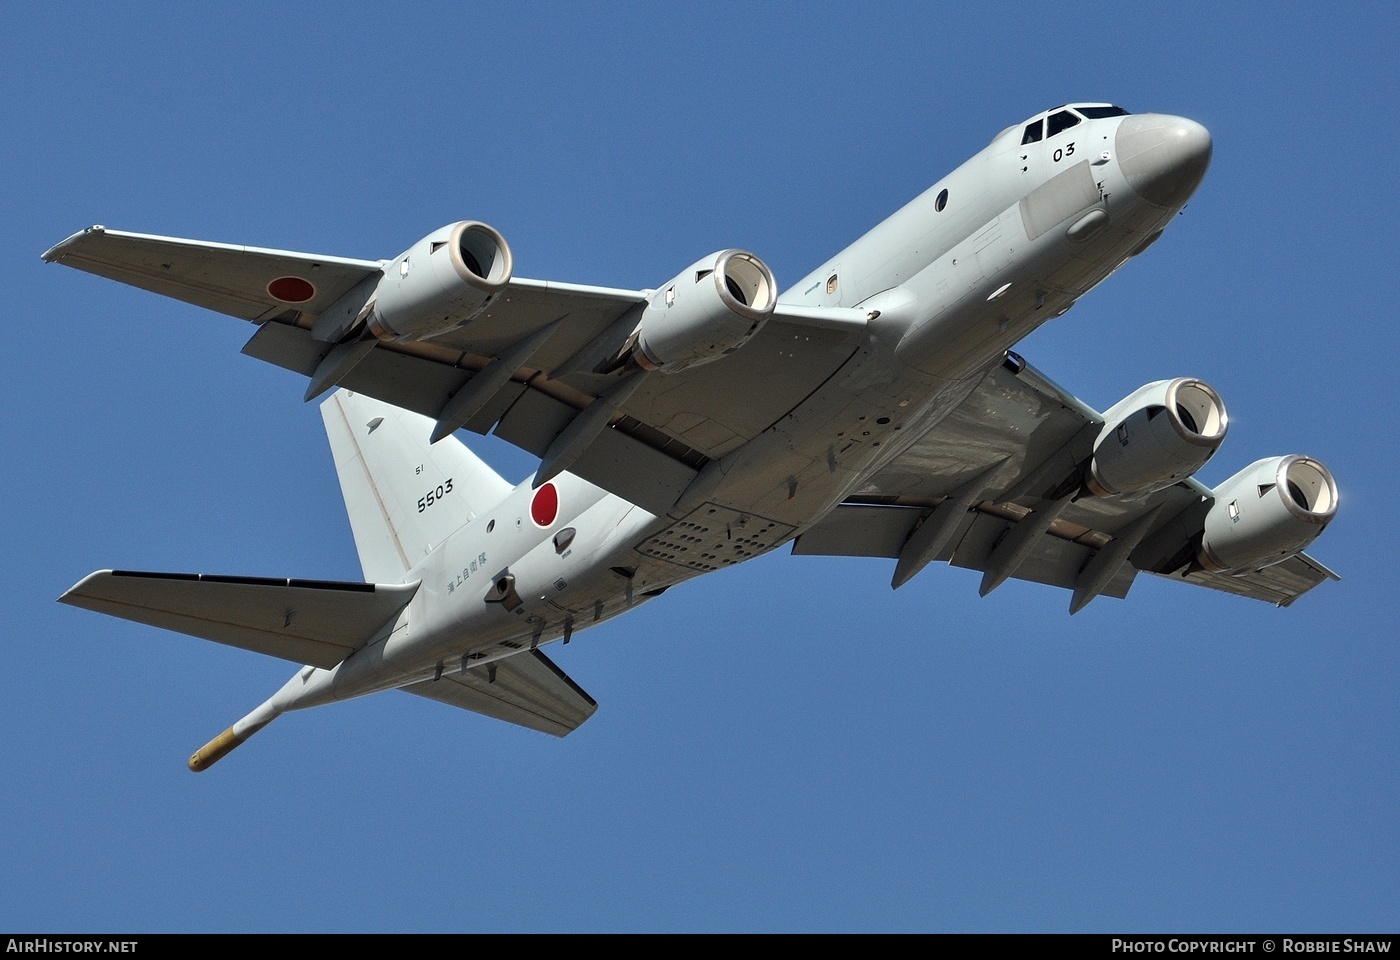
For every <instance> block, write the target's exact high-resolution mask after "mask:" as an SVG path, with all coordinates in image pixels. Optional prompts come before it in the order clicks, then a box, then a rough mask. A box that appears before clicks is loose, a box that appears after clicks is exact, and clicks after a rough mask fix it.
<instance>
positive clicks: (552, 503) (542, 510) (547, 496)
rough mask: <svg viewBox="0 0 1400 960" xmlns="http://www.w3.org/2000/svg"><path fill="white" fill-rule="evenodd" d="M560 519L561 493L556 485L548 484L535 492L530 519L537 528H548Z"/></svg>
mask: <svg viewBox="0 0 1400 960" xmlns="http://www.w3.org/2000/svg"><path fill="white" fill-rule="evenodd" d="M558 517H559V491H558V490H556V489H555V488H554V484H552V483H546V484H545V485H544V486H542V487H540V488H539V489H538V490H536V491H535V496H534V497H533V498H532V499H531V500H530V519H531V520H533V521H535V526H538V527H547V526H549V525H550V524H551V523H553V522H554V521H555V520H556V519H557V518H558Z"/></svg>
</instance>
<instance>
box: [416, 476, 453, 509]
mask: <svg viewBox="0 0 1400 960" xmlns="http://www.w3.org/2000/svg"><path fill="white" fill-rule="evenodd" d="M451 492H452V478H451V477H448V478H447V479H446V480H445V481H444V482H442V483H439V484H438V485H437V489H435V490H429V491H428V495H427V496H425V497H419V498H418V512H419V513H422V512H423V511H424V510H426V509H428V508H429V507H431V506H432V505H433V504H435V503H437V502H438V501H439V500H441V499H442V498H443V497H445V496H447V495H448V494H449V493H451Z"/></svg>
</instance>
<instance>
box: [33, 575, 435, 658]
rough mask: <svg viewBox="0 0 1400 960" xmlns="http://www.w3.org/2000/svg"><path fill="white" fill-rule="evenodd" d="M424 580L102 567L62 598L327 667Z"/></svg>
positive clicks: (361, 642)
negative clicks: (280, 576) (303, 577)
mask: <svg viewBox="0 0 1400 960" xmlns="http://www.w3.org/2000/svg"><path fill="white" fill-rule="evenodd" d="M417 590H418V584H417V583H409V584H374V583H345V582H340V581H330V580H279V579H271V578H267V577H229V576H210V575H207V574H197V573H144V572H140V571H131V570H99V571H97V572H96V573H92V574H89V575H88V576H86V577H84V578H83V579H82V580H81V581H80V582H79V583H77V584H75V585H74V586H73V587H72V588H70V589H69V590H68V592H67V593H65V594H64V595H63V596H61V597H59V598H58V599H59V600H60V601H62V602H63V603H67V604H71V605H72V606H75V607H82V608H84V609H86V610H95V611H97V612H98V613H105V614H108V615H110V616H113V617H120V618H122V619H123V620H133V621H135V622H137V623H145V624H149V625H150V626H153V627H160V628H162V629H165V630H174V631H176V632H177V633H187V634H189V635H190V636H193V637H202V638H203V639H205V640H213V641H214V642H215V643H224V644H228V645H229V646H231V647H241V648H242V649H244V650H252V651H253V652H255V653H264V654H267V655H268V656H270V657H281V658H282V659H283V660H290V661H292V662H293V663H298V664H311V665H312V666H316V667H323V668H326V669H329V668H331V667H333V666H335V665H336V664H338V663H340V662H341V661H342V660H344V659H345V658H346V657H348V656H349V655H350V654H352V653H354V652H355V651H356V650H358V649H359V648H360V647H363V646H364V645H365V644H367V643H369V641H370V640H372V639H373V638H374V637H375V636H376V634H378V633H379V631H380V629H381V628H383V627H384V625H385V624H386V623H388V622H389V621H390V620H391V619H392V618H393V617H394V616H395V615H396V614H397V613H398V612H399V611H400V610H402V609H403V608H404V606H405V605H406V604H407V603H408V601H409V600H411V599H413V594H414V593H415V592H417Z"/></svg>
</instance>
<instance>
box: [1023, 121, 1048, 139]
mask: <svg viewBox="0 0 1400 960" xmlns="http://www.w3.org/2000/svg"><path fill="white" fill-rule="evenodd" d="M1044 126H1045V123H1044V122H1043V121H1041V120H1036V121H1034V122H1032V123H1028V124H1026V134H1025V136H1023V137H1022V138H1021V143H1023V144H1026V143H1038V142H1039V141H1040V131H1041V130H1042V129H1043V128H1044Z"/></svg>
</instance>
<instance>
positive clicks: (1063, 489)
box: [793, 355, 1338, 610]
mask: <svg viewBox="0 0 1400 960" xmlns="http://www.w3.org/2000/svg"><path fill="white" fill-rule="evenodd" d="M1102 425H1103V417H1102V415H1101V414H1099V413H1098V412H1097V411H1095V410H1093V409H1092V408H1090V407H1088V406H1086V405H1085V404H1083V403H1082V402H1081V401H1079V400H1077V399H1076V398H1074V397H1073V396H1071V395H1070V394H1069V393H1068V392H1066V391H1065V390H1064V389H1063V388H1062V387H1060V386H1058V385H1057V384H1055V383H1054V382H1053V381H1051V380H1049V379H1048V378H1047V377H1045V376H1044V375H1043V374H1041V373H1040V372H1039V371H1037V370H1035V369H1034V368H1033V367H1031V366H1029V365H1028V364H1026V363H1025V362H1024V361H1023V360H1021V359H1020V358H1019V357H1015V356H1014V355H1008V358H1007V359H1006V361H1005V362H1004V363H1002V364H1000V365H998V366H996V367H994V368H993V369H992V370H991V371H990V372H989V373H988V374H987V376H986V377H985V378H984V379H983V380H982V381H981V383H980V384H979V385H978V386H977V387H976V389H974V390H973V391H972V392H971V394H969V396H968V397H967V399H966V400H965V401H964V402H963V403H962V405H961V406H959V407H958V408H957V409H956V410H954V411H953V412H952V413H951V414H950V415H949V416H948V417H947V418H946V419H944V420H943V421H942V422H941V423H940V424H939V425H938V426H937V427H935V428H934V429H933V430H932V431H930V432H929V433H928V434H926V435H924V436H923V437H921V438H920V439H919V440H918V441H917V442H916V443H914V444H913V445H912V446H911V447H909V448H908V449H907V450H905V451H904V452H902V453H901V454H900V455H899V456H898V457H896V458H895V459H894V460H893V461H892V462H890V463H889V464H888V465H886V466H885V467H884V468H883V469H882V470H880V471H878V472H877V473H876V474H875V475H874V476H872V477H871V478H870V480H869V482H868V483H867V484H866V485H865V486H864V487H862V488H861V489H860V490H858V491H857V492H856V494H855V495H854V496H853V497H851V498H850V500H848V501H847V502H846V503H845V504H842V505H841V506H839V507H837V508H836V509H835V510H834V511H832V512H831V513H830V514H829V515H828V516H827V517H825V518H824V519H823V520H822V521H821V522H819V523H818V524H816V525H815V526H813V527H812V528H810V529H808V530H807V531H806V532H805V533H803V534H802V536H800V537H799V538H798V539H797V541H796V542H795V543H794V545H793V552H794V553H796V554H810V555H829V556H868V557H887V558H893V559H897V560H898V561H899V562H900V565H901V566H904V565H906V564H910V565H912V566H914V567H915V568H916V569H917V568H918V567H921V566H922V565H923V564H925V563H928V562H931V561H934V560H937V561H943V562H946V563H950V564H952V565H954V566H958V567H964V568H967V569H972V570H978V571H981V572H982V573H983V580H982V592H983V593H986V592H988V591H989V590H991V589H994V588H995V587H996V586H997V585H998V584H1000V583H1001V582H1003V581H1004V580H1006V579H1008V578H1014V579H1021V580H1029V581H1034V582H1038V583H1046V584H1051V585H1054V586H1058V587H1063V588H1066V589H1070V590H1073V591H1075V597H1074V599H1073V600H1072V601H1071V609H1072V610H1077V609H1079V608H1081V607H1082V606H1083V604H1084V603H1087V602H1088V601H1089V600H1092V599H1093V598H1094V597H1095V596H1100V595H1106V596H1112V597H1123V596H1126V595H1127V593H1128V590H1129V588H1130V587H1131V586H1132V584H1133V581H1134V579H1135V578H1136V576H1137V574H1138V573H1140V572H1147V573H1152V574H1155V575H1159V576H1163V577H1169V578H1171V579H1177V580H1183V581H1185V582H1188V583H1194V584H1197V585H1199V586H1204V587H1209V588H1211V589H1214V590H1221V591H1224V592H1227V593H1233V594H1236V595H1239V596H1245V597H1252V598H1254V599H1257V600H1264V601H1266V602H1269V603H1273V604H1277V605H1279V606H1287V605H1289V604H1290V603H1292V602H1293V601H1294V600H1296V599H1297V598H1298V597H1300V596H1301V595H1302V594H1304V593H1306V592H1307V591H1308V590H1310V589H1312V588H1313V587H1315V586H1317V585H1318V584H1320V583H1322V582H1324V581H1326V580H1329V579H1338V577H1337V575H1336V574H1335V573H1333V572H1332V571H1330V570H1328V569H1327V568H1326V567H1324V566H1323V565H1322V564H1320V563H1318V562H1317V561H1316V560H1314V559H1312V558H1311V557H1309V556H1307V555H1306V554H1298V555H1296V556H1294V557H1291V558H1289V559H1287V560H1285V561H1283V562H1281V563H1277V564H1274V565H1272V566H1266V567H1263V568H1262V569H1258V570H1251V571H1247V572H1245V573H1239V574H1226V573H1214V572H1210V571H1207V570H1202V569H1200V567H1199V566H1198V565H1196V564H1193V563H1191V562H1189V559H1190V558H1191V557H1192V556H1193V553H1192V551H1191V549H1190V548H1191V546H1192V543H1191V537H1192V533H1191V531H1192V530H1193V529H1198V526H1199V523H1198V521H1199V517H1200V515H1201V514H1202V513H1203V511H1204V510H1205V509H1206V508H1207V507H1208V506H1209V504H1210V502H1211V500H1212V494H1211V491H1210V490H1209V489H1208V488H1206V487H1205V486H1203V485H1202V484H1200V483H1199V482H1197V481H1196V480H1193V479H1192V480H1185V481H1182V482H1180V483H1177V484H1175V485H1173V486H1170V487H1168V488H1167V489H1165V490H1160V491H1158V492H1156V493H1154V494H1151V495H1149V496H1146V497H1143V498H1141V499H1126V498H1100V497H1093V496H1081V495H1080V494H1081V493H1082V490H1081V489H1080V488H1079V485H1078V484H1077V483H1073V484H1071V483H1069V482H1068V481H1069V480H1070V479H1071V478H1074V477H1077V476H1079V475H1080V471H1081V470H1082V465H1083V463H1084V461H1085V460H1086V458H1087V457H1088V455H1089V453H1090V450H1091V444H1092V441H1093V439H1094V437H1095V436H1096V435H1097V433H1098V430H1099V429H1100V428H1101V427H1102ZM1193 518H1194V521H1195V523H1194V524H1193ZM934 528H938V530H937V531H936V532H933V531H934ZM921 530H922V531H925V537H924V539H926V540H928V541H929V543H930V544H932V546H931V547H930V549H929V550H928V551H926V552H925V553H924V554H923V555H919V551H918V547H919V531H921ZM911 560H912V563H911ZM901 582H903V579H902V578H901V573H900V572H899V571H897V573H896V586H897V585H898V584H899V583H901Z"/></svg>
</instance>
